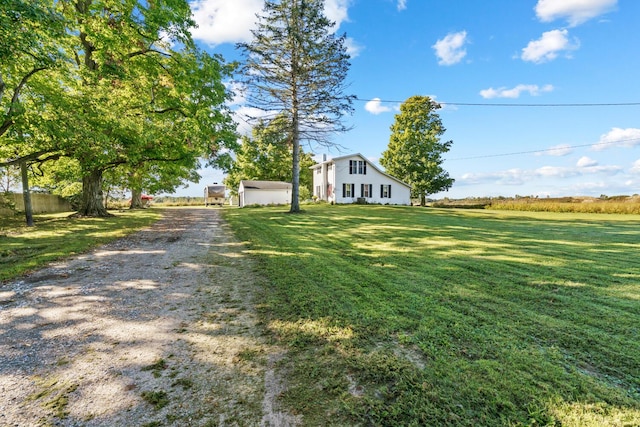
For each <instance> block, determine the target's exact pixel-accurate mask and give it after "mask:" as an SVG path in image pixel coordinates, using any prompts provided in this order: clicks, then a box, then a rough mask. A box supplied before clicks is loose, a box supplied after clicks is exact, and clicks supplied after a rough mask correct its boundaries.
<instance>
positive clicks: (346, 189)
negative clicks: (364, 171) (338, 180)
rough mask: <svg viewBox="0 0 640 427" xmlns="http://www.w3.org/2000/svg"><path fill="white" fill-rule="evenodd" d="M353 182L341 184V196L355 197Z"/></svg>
mask: <svg viewBox="0 0 640 427" xmlns="http://www.w3.org/2000/svg"><path fill="white" fill-rule="evenodd" d="M355 189H356V185H355V184H342V195H343V197H356V191H355Z"/></svg>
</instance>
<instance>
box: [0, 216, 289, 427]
mask: <svg viewBox="0 0 640 427" xmlns="http://www.w3.org/2000/svg"><path fill="white" fill-rule="evenodd" d="M163 212H164V216H163V219H162V220H160V221H159V222H157V223H156V224H155V225H153V226H152V227H150V228H149V229H147V230H144V231H141V232H139V233H136V234H133V235H131V236H129V237H127V238H124V239H121V240H118V241H115V242H113V243H110V244H108V245H105V246H102V247H100V248H98V249H96V250H94V251H92V252H90V253H87V254H84V255H81V256H77V257H74V258H73V259H70V260H67V261H65V262H60V263H56V264H53V265H51V266H49V267H47V268H45V269H42V270H39V271H37V272H34V273H32V274H30V275H28V276H25V277H22V278H20V279H18V280H15V281H13V282H11V283H7V284H4V285H0V426H20V427H23V426H87V427H89V426H109V427H112V426H148V427H151V426H225V425H228V426H234V425H238V426H254V425H261V426H289V425H291V426H295V425H299V424H301V420H300V419H299V418H298V417H295V416H292V415H289V414H287V413H283V412H280V411H279V410H278V405H277V401H276V398H277V394H278V392H279V391H281V390H282V388H283V387H284V384H283V381H282V379H281V378H279V376H278V375H277V372H276V371H275V370H274V369H273V366H272V365H274V364H275V362H277V361H278V360H281V359H282V358H283V357H285V356H284V354H283V353H282V351H280V350H279V349H277V348H275V347H273V346H272V345H270V344H269V342H268V340H267V339H266V338H265V335H264V333H263V330H262V329H261V326H260V325H259V324H257V318H256V315H255V310H254V300H253V298H254V294H255V290H256V289H257V287H258V286H263V285H264V283H262V282H261V279H260V278H259V277H257V275H256V269H255V266H254V265H253V263H252V261H251V259H250V258H248V257H247V256H245V255H244V254H243V246H242V244H241V243H240V242H238V241H237V240H236V239H235V237H234V236H233V234H232V233H231V231H230V229H229V227H228V226H227V225H226V223H225V222H224V221H223V220H222V218H221V216H220V213H219V211H218V210H217V209H212V208H208V209H204V208H198V209H167V210H165V211H163Z"/></svg>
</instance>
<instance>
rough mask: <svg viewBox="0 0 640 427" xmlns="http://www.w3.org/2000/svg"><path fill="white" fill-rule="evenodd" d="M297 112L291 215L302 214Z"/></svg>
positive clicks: (293, 153) (294, 134) (293, 127)
mask: <svg viewBox="0 0 640 427" xmlns="http://www.w3.org/2000/svg"><path fill="white" fill-rule="evenodd" d="M297 116H298V115H297V111H296V112H294V119H293V120H294V121H293V125H292V126H291V127H292V129H293V138H292V139H293V144H292V145H293V152H292V153H291V155H292V157H293V161H292V162H291V163H292V168H293V171H292V174H291V209H290V210H289V212H290V213H299V212H300V135H299V132H298V126H299V124H298V120H297V119H298V117H297Z"/></svg>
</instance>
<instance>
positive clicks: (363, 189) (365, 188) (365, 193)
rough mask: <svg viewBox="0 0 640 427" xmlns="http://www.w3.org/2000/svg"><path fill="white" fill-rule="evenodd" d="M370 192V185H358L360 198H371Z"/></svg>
mask: <svg viewBox="0 0 640 427" xmlns="http://www.w3.org/2000/svg"><path fill="white" fill-rule="evenodd" d="M371 190H372V185H371V184H360V194H361V196H360V197H372V196H373V194H372V193H373V192H372V191H371Z"/></svg>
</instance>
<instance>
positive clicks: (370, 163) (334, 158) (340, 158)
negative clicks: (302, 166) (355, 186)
mask: <svg viewBox="0 0 640 427" xmlns="http://www.w3.org/2000/svg"><path fill="white" fill-rule="evenodd" d="M353 157H360V158H361V159H362V160H364V161H365V162H367V164H368V165H369V166H371V167H372V168H374V169H375V170H377V171H378V172H380V173H381V174H382V175H384V176H386V177H389V178H391V179H393V180H394V181H396V182H398V183H399V184H402V185H404V186H406V187H409V188H411V186H410V185H409V184H407V183H406V182H404V181H401V180H399V179H398V178H396V177H395V176H391V175H389V174H388V173H386V172H384V171H383V170H381V169H380V168H379V167H378V166H376V164H375V163H373V162H371V161H370V160H367V158H366V157H364V156H363V155H362V154H360V153H354V154H348V155H346V156H339V157H333V158H331V159H329V160H325V161H324V162H320V163H316V164H315V165H313V166H311V167H310V168H309V169H318V168H319V167H320V166H322V165H325V164H329V163H334V162H335V161H336V160H343V159H349V158H353Z"/></svg>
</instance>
